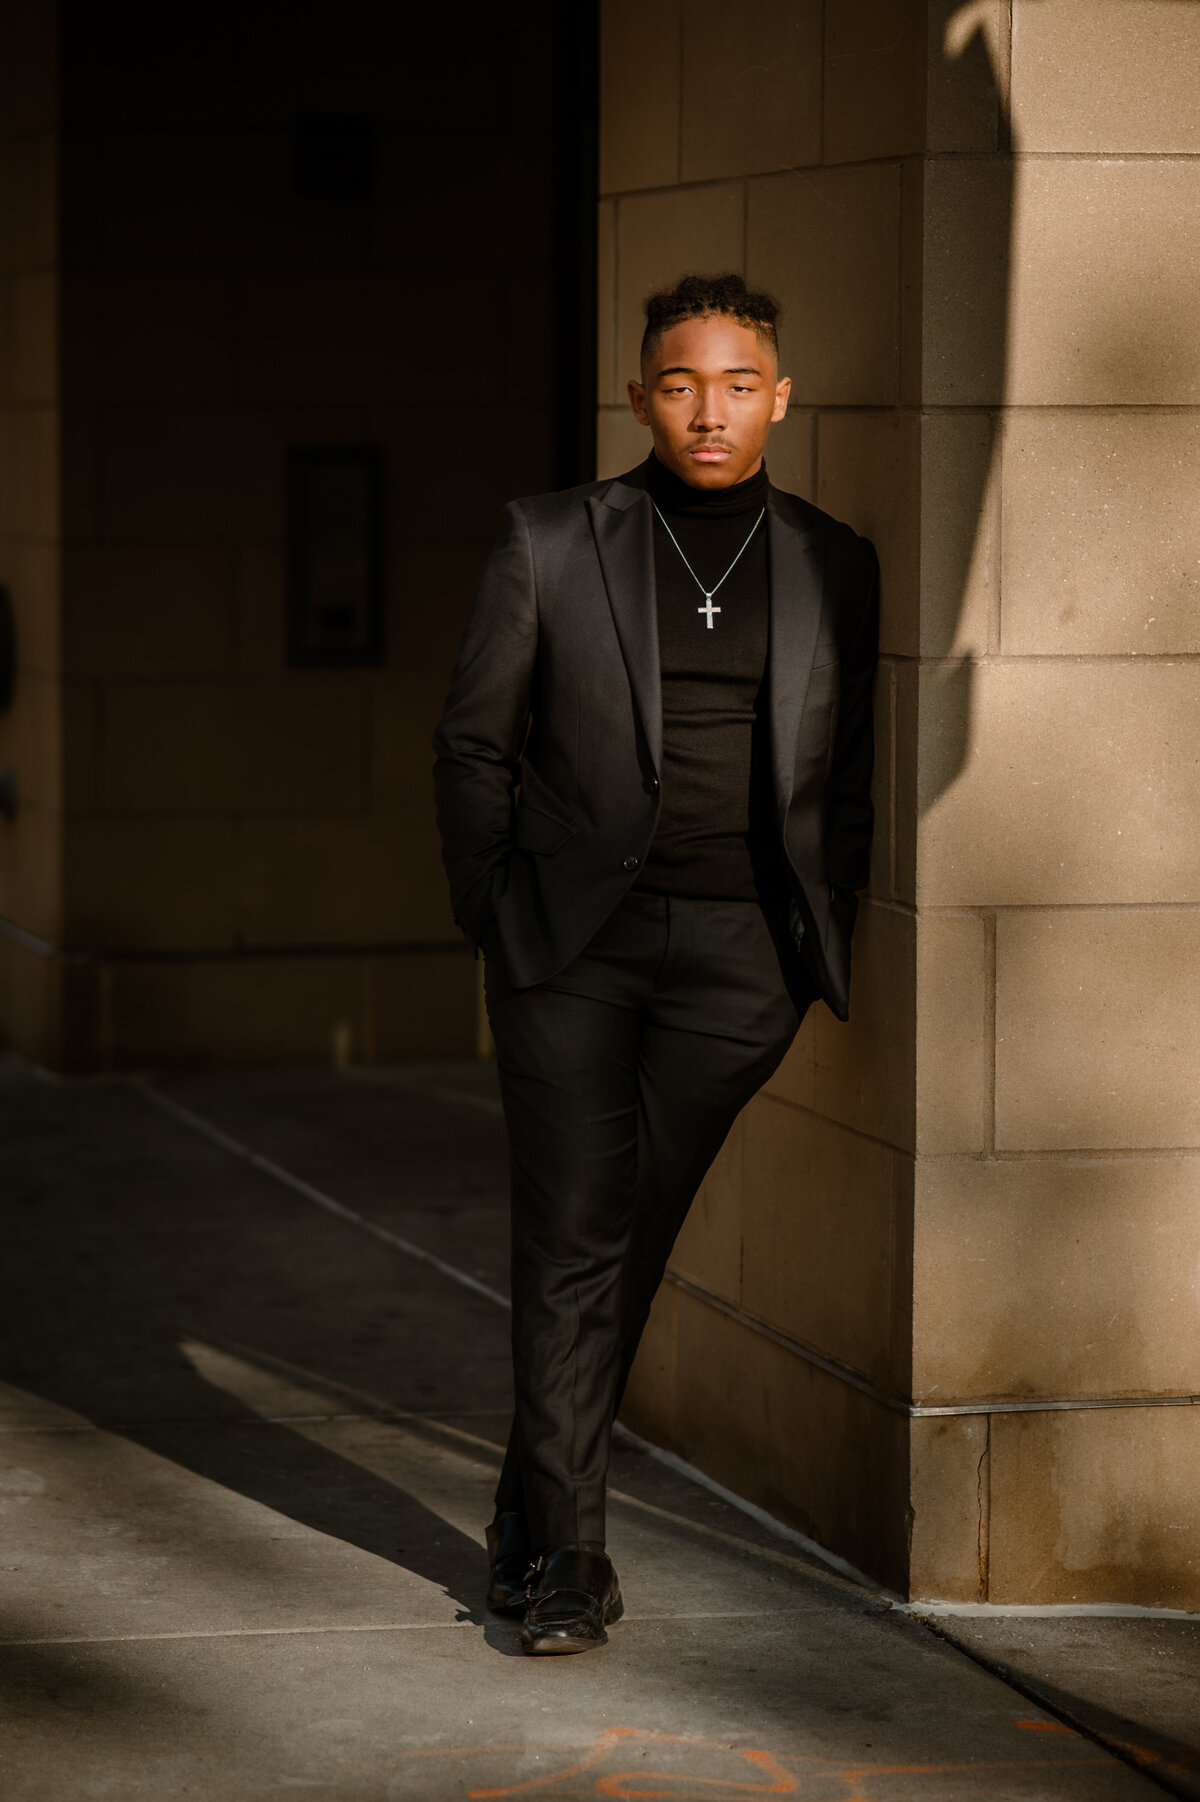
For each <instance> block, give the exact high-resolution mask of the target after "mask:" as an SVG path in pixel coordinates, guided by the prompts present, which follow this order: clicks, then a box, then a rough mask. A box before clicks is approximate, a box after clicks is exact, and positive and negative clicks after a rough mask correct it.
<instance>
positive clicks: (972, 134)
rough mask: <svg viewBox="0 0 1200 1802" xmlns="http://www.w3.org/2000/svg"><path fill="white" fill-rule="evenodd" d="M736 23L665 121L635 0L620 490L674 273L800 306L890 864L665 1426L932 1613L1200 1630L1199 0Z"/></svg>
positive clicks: (722, 1221) (661, 1365) (810, 422)
mask: <svg viewBox="0 0 1200 1802" xmlns="http://www.w3.org/2000/svg"><path fill="white" fill-rule="evenodd" d="M714 11H715V9H712V8H709V7H708V6H707V5H705V4H702V3H701V0H696V3H695V4H689V3H688V0H683V4H682V5H680V6H677V7H675V8H669V7H663V8H659V9H655V19H656V23H655V30H656V31H657V32H659V33H660V34H661V35H662V37H663V46H660V57H661V60H662V61H663V62H664V63H669V64H670V66H671V67H672V68H674V69H677V70H678V71H679V75H678V80H679V83H680V84H681V85H680V86H679V88H678V90H676V89H675V87H674V86H672V85H668V89H667V91H666V92H665V93H659V92H656V93H654V94H650V93H646V94H642V93H641V92H640V91H639V90H638V88H637V85H636V83H634V82H625V81H624V80H623V79H622V77H621V75H620V71H622V70H624V69H626V68H628V67H629V66H630V65H631V61H632V59H633V52H634V47H635V45H636V43H637V41H638V33H639V29H640V26H639V20H638V16H637V12H636V10H635V9H633V8H631V7H625V6H624V5H616V4H610V5H608V6H606V8H605V12H604V18H605V31H606V63H605V67H606V70H607V71H608V73H607V75H606V83H605V91H604V97H603V98H604V133H605V143H606V145H607V144H608V143H609V142H611V143H612V144H613V146H614V150H613V152H612V154H611V155H609V156H607V157H606V161H605V169H606V185H605V193H604V196H603V199H602V203H601V232H602V239H601V242H602V247H603V252H604V254H603V259H602V296H601V299H602V326H603V330H602V339H601V368H602V372H604V377H605V381H606V383H607V386H606V387H605V389H604V390H603V392H602V402H603V405H602V410H601V417H600V422H599V443H600V455H601V465H602V470H604V471H608V472H615V471H616V470H617V469H619V468H621V467H623V466H625V465H626V464H627V463H628V462H631V461H633V460H634V459H635V457H637V456H638V455H641V454H644V448H645V445H644V440H643V439H642V438H641V437H640V436H639V434H638V433H637V431H636V428H631V426H630V425H629V424H628V422H627V421H626V419H625V418H624V416H623V414H622V413H621V411H620V403H621V399H622V393H621V389H622V384H623V380H624V378H625V377H626V376H627V375H628V374H629V373H631V370H632V366H633V363H632V357H633V347H634V342H635V328H636V320H637V311H638V304H639V301H640V298H641V296H642V294H643V293H644V291H645V290H646V288H648V287H649V286H650V285H651V284H652V283H653V282H656V281H659V280H662V279H666V278H668V277H671V276H673V275H675V274H678V273H680V272H681V271H682V269H683V268H684V267H685V266H688V267H698V268H701V269H711V268H716V267H721V266H727V267H733V268H738V269H741V270H743V271H744V273H745V274H746V276H747V278H748V279H750V280H752V281H754V280H760V281H762V282H764V283H765V284H767V285H770V286H772V287H773V288H774V289H775V290H776V292H777V293H778V294H779V296H780V298H781V299H782V301H783V302H784V305H785V309H786V316H785V321H784V329H783V344H784V364H785V368H787V369H788V371H789V372H790V373H791V374H792V376H793V379H794V397H795V402H796V409H795V413H796V416H795V417H793V418H792V419H791V420H790V421H789V422H788V424H787V425H786V426H785V427H784V428H782V431H781V432H780V434H779V438H778V441H777V442H776V441H775V440H773V441H772V445H771V449H770V455H769V462H770V464H771V467H772V473H773V475H774V478H775V480H776V481H778V482H780V483H781V485H784V486H794V487H796V488H797V489H798V491H799V492H801V493H804V494H806V495H808V496H809V497H810V498H812V499H814V500H816V501H817V502H818V504H819V505H821V506H823V507H825V508H827V509H828V510H829V511H831V512H833V513H835V514H836V515H838V516H839V517H842V518H846V519H849V520H850V521H851V523H853V524H854V525H855V526H857V527H858V528H859V529H860V530H862V531H865V532H867V533H869V534H870V535H871V536H872V537H874V538H875V540H876V542H877V545H878V548H879V551H880V557H881V562H882V566H883V572H884V618H883V628H882V638H883V645H882V649H883V656H882V661H881V669H880V680H879V685H878V690H877V718H878V722H879V733H880V768H879V773H878V778H877V786H876V794H877V803H878V807H879V835H878V838H877V844H876V855H875V864H874V870H873V874H872V878H871V884H870V890H869V895H868V897H867V900H866V903H865V906H864V908H863V911H862V914H861V916H860V927H859V933H858V935H857V938H856V947H855V983H854V992H853V999H852V1012H853V1017H852V1020H851V1023H850V1025H849V1027H848V1028H843V1027H840V1026H838V1025H837V1023H836V1022H834V1021H833V1020H832V1018H831V1017H830V1016H829V1015H828V1014H827V1013H825V1012H824V1010H819V1011H818V1013H817V1014H816V1016H815V1017H811V1018H810V1020H809V1021H808V1022H807V1023H806V1025H805V1028H804V1029H803V1031H802V1034H801V1037H800V1040H799V1041H798V1043H797V1046H796V1048H795V1049H794V1051H793V1052H792V1054H791V1055H790V1057H789V1059H788V1061H787V1063H786V1064H785V1065H784V1068H783V1069H782V1070H781V1072H780V1073H779V1075H778V1076H777V1077H776V1079H775V1080H774V1082H773V1083H771V1084H770V1085H769V1086H768V1088H767V1090H766V1091H765V1092H764V1094H763V1095H761V1096H760V1097H758V1099H757V1100H756V1101H755V1102H754V1103H752V1105H751V1106H750V1108H749V1109H747V1111H746V1113H745V1115H744V1116H743V1118H742V1120H741V1121H740V1122H739V1124H738V1127H737V1129H736V1130H735V1133H734V1135H733V1137H732V1139H731V1141H730V1144H729V1146H728V1147H727V1148H726V1150H725V1152H724V1153H723V1154H722V1157H721V1160H720V1161H719V1163H718V1165H717V1167H716V1168H715V1170H714V1172H713V1174H712V1176H711V1178H710V1180H709V1182H708V1183H707V1185H706V1187H705V1190H704V1191H703V1193H702V1196H701V1199H700V1202H699V1203H698V1205H697V1209H696V1212H695V1214H694V1216H693V1218H692V1220H691V1221H690V1222H689V1224H688V1227H687V1229H686V1230H685V1233H684V1235H683V1238H682V1239H681V1242H680V1245H679V1248H678V1250H677V1254H676V1259H675V1263H674V1267H673V1268H674V1273H675V1275H676V1277H677V1278H678V1279H679V1281H678V1282H677V1283H676V1284H675V1285H674V1287H668V1289H667V1290H666V1291H664V1296H663V1298H662V1301H661V1303H660V1307H659V1310H658V1314H657V1316H656V1319H655V1322H654V1328H653V1335H652V1337H651V1339H650V1341H649V1342H648V1344H647V1348H646V1355H645V1358H644V1359H643V1361H642V1363H641V1364H640V1365H639V1369H638V1371H637V1372H636V1373H635V1380H634V1384H633V1387H632V1389H631V1399H630V1417H631V1419H632V1420H633V1421H634V1422H635V1423H639V1424H641V1425H642V1426H643V1427H644V1428H646V1430H648V1431H658V1432H661V1433H663V1434H665V1435H666V1436H667V1437H668V1438H669V1440H670V1442H671V1444H673V1445H674V1446H675V1448H676V1449H677V1450H679V1451H680V1452H682V1453H683V1454H684V1455H685V1456H689V1457H692V1458H694V1459H695V1460H696V1461H697V1462H699V1463H701V1464H704V1465H705V1466H706V1467H707V1468H711V1469H712V1470H713V1471H714V1473H715V1474H717V1475H719V1476H722V1477H723V1480H725V1481H727V1482H731V1483H733V1484H734V1486H735V1487H737V1488H739V1489H741V1490H742V1491H743V1492H744V1493H746V1494H749V1495H751V1496H752V1497H753V1498H754V1499H755V1500H757V1501H760V1502H762V1503H763V1504H764V1505H767V1506H771V1507H773V1508H774V1510H775V1512H777V1513H779V1514H780V1515H781V1516H782V1517H783V1518H785V1519H787V1520H789V1521H791V1522H793V1523H794V1524H796V1525H798V1526H800V1527H801V1528H803V1529H804V1530H806V1531H809V1532H811V1533H813V1534H815V1535H816V1537H818V1538H819V1539H821V1540H822V1541H823V1542H824V1543H826V1544H827V1545H830V1546H831V1547H832V1548H833V1549H835V1550H837V1551H839V1552H840V1553H842V1555H843V1556H846V1557H849V1558H851V1559H853V1560H855V1561H856V1562H858V1563H859V1564H861V1565H863V1566H864V1567H866V1568H868V1569H870V1570H872V1571H874V1572H875V1573H876V1574H878V1575H879V1576H881V1577H883V1578H884V1579H885V1580H887V1581H888V1582H890V1583H893V1584H894V1585H895V1586H897V1587H898V1588H901V1589H903V1590H906V1591H907V1592H908V1593H911V1594H913V1595H921V1596H927V1597H937V1596H941V1597H945V1598H950V1599H960V1600H970V1601H974V1600H984V1601H987V1600H992V1601H996V1602H1013V1601H1026V1602H1037V1601H1045V1602H1098V1601H1119V1602H1141V1603H1145V1604H1147V1605H1151V1606H1157V1605H1170V1606H1176V1607H1179V1606H1183V1607H1190V1608H1200V1564H1198V1563H1197V1561H1196V1560H1195V1557H1194V1555H1193V1553H1192V1552H1191V1551H1190V1550H1189V1548H1190V1547H1191V1545H1192V1543H1193V1541H1194V1536H1195V1532H1194V1530H1195V1522H1194V1520H1193V1518H1192V1514H1193V1512H1194V1508H1193V1497H1194V1490H1195V1482H1194V1478H1195V1468H1196V1457H1197V1451H1196V1446H1195V1444H1194V1443H1193V1442H1194V1441H1195V1440H1196V1435H1197V1433H1198V1432H1200V1424H1198V1423H1200V1412H1198V1411H1197V1409H1196V1408H1194V1407H1188V1406H1186V1405H1184V1406H1178V1405H1170V1404H1174V1403H1181V1402H1183V1403H1186V1401H1187V1400H1188V1399H1189V1398H1194V1397H1195V1396H1197V1395H1200V1319H1198V1309H1197V1301H1196V1281H1195V1272H1196V1268H1197V1258H1198V1256H1200V1246H1198V1245H1197V1243H1196V1225H1195V1220H1196V1217H1197V1211H1198V1210H1197V1201H1198V1199H1200V1107H1198V1105H1197V1102H1196V1099H1195V1096H1196V1091H1197V1081H1196V1071H1195V1062H1196V1058H1195V1050H1194V1046H1195V1043H1196V1041H1197V1038H1198V1034H1197V1023H1198V1020H1200V961H1198V954H1197V951H1196V945H1197V942H1198V940H1197V929H1198V927H1200V919H1198V918H1197V914H1198V910H1200V863H1198V861H1197V853H1196V844H1197V842H1198V841H1200V831H1198V830H1197V827H1198V826H1200V817H1198V813H1200V803H1198V801H1197V784H1196V780H1195V775H1196V770H1197V765H1198V762H1200V727H1198V726H1197V723H1196V722H1197V718H1198V715H1200V709H1198V707H1197V697H1196V695H1195V693H1194V689H1195V684H1196V656H1197V650H1198V645H1197V625H1196V620H1197V608H1196V600H1197V594H1198V590H1200V523H1198V522H1200V514H1198V512H1197V509H1196V505H1195V464H1196V449H1197V438H1196V433H1197V422H1198V421H1200V391H1198V383H1200V323H1198V320H1200V315H1198V314H1197V311H1196V308H1195V305H1194V294H1195V288H1196V279H1197V273H1198V267H1200V238H1198V237H1197V232H1196V225H1195V220H1196V217H1197V206H1196V194H1195V188H1196V182H1197V181H1198V180H1200V99H1198V98H1197V96H1198V95H1200V82H1198V81H1197V72H1198V71H1200V8H1196V7H1193V6H1189V5H1182V4H1178V3H1177V0H1053V3H1052V4H1050V3H1044V0H1015V3H1014V4H1013V5H1012V6H1011V7H1010V6H1009V5H1007V4H1003V3H1001V0H996V3H995V4H982V5H979V4H976V5H970V6H966V5H964V6H956V5H954V4H952V3H951V0H943V3H938V0H929V4H924V3H921V0H909V3H907V4H894V3H892V0H874V3H872V0H838V4H837V5H834V4H832V0H828V3H827V4H825V5H824V6H822V5H821V4H819V0H811V4H809V5H797V4H793V3H790V0H779V3H778V4H776V5H760V6H757V7H756V8H755V9H754V13H755V30H754V32H753V33H751V32H749V31H748V30H747V31H744V32H743V33H742V34H741V35H740V36H739V35H738V33H736V32H731V31H730V30H729V29H728V28H727V27H726V26H723V25H720V24H719V23H716V22H714V19H713V17H712V16H711V15H712V14H713V13H714ZM728 18H729V19H732V18H733V15H732V14H729V15H728ZM668 45H669V46H673V48H672V49H669V48H667V47H666V46H668ZM755 83H757V84H758V90H759V94H760V96H761V98H762V120H761V128H760V126H759V123H758V115H757V113H756V111H755V108H754V105H753V104H752V102H751V101H749V100H748V99H747V91H748V89H753V87H754V84H755ZM768 89H769V90H770V91H769V93H768ZM785 94H786V96H787V97H788V98H789V100H790V106H783V105H781V104H780V101H781V96H782V95H785ZM702 104H704V105H708V106H709V107H715V108H716V109H717V110H718V111H721V112H722V113H723V114H724V116H726V117H727V118H728V119H729V121H730V122H731V128H730V129H729V130H725V129H724V127H723V128H722V129H721V130H720V131H718V132H717V133H716V134H715V136H714V137H713V138H712V140H711V142H706V144H705V146H704V153H703V160H702V161H697V160H696V151H695V147H694V146H693V147H692V148H691V149H689V129H690V126H691V124H692V122H694V121H695V120H697V119H698V118H700V117H701V116H702V114H701V113H700V110H699V109H700V107H701V105H702ZM635 119H636V126H635V125H634V123H633V121H634V120H635ZM734 121H736V129H734V128H733V123H732V122H734ZM689 159H690V160H689ZM739 231H740V236H739ZM680 1283H682V1284H683V1285H684V1286H683V1287H680ZM706 1297H709V1298H711V1299H709V1300H706V1299H705V1298H706ZM706 1313H707V1316H708V1321H707V1330H708V1333H709V1335H710V1336H709V1337H708V1339H707V1345H708V1349H707V1350H704V1349H702V1348H703V1345H704V1343H705V1340H706V1335H705V1330H703V1329H702V1328H699V1327H696V1326H695V1325H692V1326H689V1328H688V1336H687V1338H686V1342H685V1337H684V1333H683V1324H682V1323H683V1321H684V1319H685V1316H686V1317H687V1318H688V1319H689V1320H693V1319H694V1318H695V1317H697V1316H700V1317H704V1316H705V1314H706ZM713 1348H716V1349H713ZM718 1366H719V1368H718ZM818 1392H820V1393H818ZM833 1393H836V1394H837V1395H838V1396H839V1397H840V1402H839V1405H838V1407H837V1408H836V1409H833V1411H832V1412H831V1407H832V1404H831V1402H830V1400H829V1396H830V1395H831V1394H833ZM1114 1403H1116V1404H1120V1405H1117V1406H1113V1405H1111V1404H1114ZM1064 1404H1066V1405H1064ZM1098 1404H1110V1405H1107V1406H1100V1405H1098ZM1164 1404H1166V1405H1164ZM939 1409H945V1410H947V1412H945V1413H939V1412H937V1410H939ZM783 1437H786V1438H787V1439H788V1441H789V1444H788V1445H787V1446H785V1445H783V1444H782V1443H781V1440H782V1438H783ZM730 1447H733V1448H735V1449H734V1450H733V1451H731V1450H730ZM814 1465H818V1466H820V1469H821V1476H820V1482H819V1483H817V1482H814V1475H813V1471H814ZM906 1511H909V1513H910V1518H909V1521H908V1525H907V1527H905V1525H904V1516H905V1513H906Z"/></svg>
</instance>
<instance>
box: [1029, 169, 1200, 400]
mask: <svg viewBox="0 0 1200 1802" xmlns="http://www.w3.org/2000/svg"><path fill="white" fill-rule="evenodd" d="M1198 280H1200V162H1197V160H1196V159H1195V158H1194V157H1191V158H1188V157H1185V158H1182V159H1180V160H1178V161H1164V162H1155V161H1152V160H1149V159H1140V158H1134V159H1133V160H1132V161H1129V162H1121V161H1115V160H1114V161H1100V160H1097V159H1094V158H1087V159H1082V160H1079V161H1076V160H1074V159H1072V158H1070V157H1049V158H1046V159H1044V160H1043V159H1034V160H1033V161H1031V162H1030V163H1028V164H1027V165H1025V167H1024V170H1023V173H1022V178H1021V187H1020V204H1019V206H1018V208H1017V212H1016V230H1015V234H1014V250H1013V306H1012V321H1011V346H1010V369H1009V376H1008V396H1009V399H1010V401H1012V402H1013V403H1015V404H1016V405H1033V406H1037V405H1046V404H1058V405H1083V406H1090V405H1101V404H1104V403H1106V402H1107V403H1114V404H1118V405H1122V404H1125V405H1143V406H1144V405H1154V404H1158V403H1164V404H1166V405H1168V406H1179V405H1183V404H1188V403H1190V404H1192V405H1195V404H1196V402H1197V401H1198V400H1200V317H1198V316H1197V312H1196V306H1195V294H1196V284H1197V281H1198Z"/></svg>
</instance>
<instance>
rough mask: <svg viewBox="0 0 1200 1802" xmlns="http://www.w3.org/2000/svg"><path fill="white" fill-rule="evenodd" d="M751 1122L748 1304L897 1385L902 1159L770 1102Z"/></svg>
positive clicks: (745, 1156) (747, 1123)
mask: <svg viewBox="0 0 1200 1802" xmlns="http://www.w3.org/2000/svg"><path fill="white" fill-rule="evenodd" d="M742 1118H743V1123H744V1124H743V1133H744V1143H743V1152H742V1170H741V1193H740V1195H738V1194H737V1193H736V1191H735V1194H734V1196H733V1197H732V1198H731V1201H732V1205H731V1207H730V1209H729V1212H730V1213H731V1214H732V1212H733V1207H734V1206H737V1207H738V1209H739V1213H740V1216H741V1225H742V1234H741V1237H742V1245H741V1304H742V1306H743V1307H744V1308H745V1309H746V1311H747V1313H749V1314H753V1315H754V1316H755V1318H756V1319H759V1320H764V1321H766V1322H767V1324H768V1325H770V1326H773V1327H776V1328H777V1329H778V1330H779V1331H780V1332H782V1333H786V1334H787V1335H788V1337H789V1338H792V1339H798V1340H799V1341H800V1342H801V1343H802V1344H804V1345H808V1346H811V1347H813V1348H814V1349H815V1350H817V1351H819V1352H823V1353H824V1354H825V1355H826V1356H827V1357H830V1358H833V1359H835V1360H836V1361H837V1362H838V1363H840V1364H846V1365H849V1366H850V1367H851V1368H852V1369H854V1370H857V1371H860V1372H861V1373H862V1374H863V1375H864V1376H867V1377H869V1378H870V1379H871V1380H872V1381H874V1382H876V1383H878V1384H880V1385H881V1386H882V1387H884V1388H886V1387H888V1385H889V1382H890V1370H889V1364H890V1355H891V1346H892V1320H891V1298H892V1237H893V1234H892V1202H893V1168H892V1163H893V1156H894V1154H893V1153H892V1152H891V1151H890V1150H889V1149H888V1148H887V1147H886V1146H884V1145H880V1144H878V1143H877V1142H876V1141H874V1140H872V1139H867V1138H864V1137H862V1136H861V1135H860V1134H858V1133H851V1132H847V1131H845V1130H844V1128H842V1127H838V1126H834V1125H832V1124H831V1123H830V1122H829V1121H827V1120H822V1119H820V1118H819V1117H818V1116H817V1115H815V1114H810V1113H804V1112H801V1111H800V1110H799V1109H797V1108H793V1107H789V1106H787V1105H786V1104H784V1103H781V1102H779V1101H776V1100H774V1099H773V1098H771V1097H769V1096H761V1097H759V1098H758V1099H757V1100H756V1101H753V1102H751V1104H750V1106H749V1108H748V1109H747V1110H746V1112H745V1114H744V1115H743V1117H742Z"/></svg>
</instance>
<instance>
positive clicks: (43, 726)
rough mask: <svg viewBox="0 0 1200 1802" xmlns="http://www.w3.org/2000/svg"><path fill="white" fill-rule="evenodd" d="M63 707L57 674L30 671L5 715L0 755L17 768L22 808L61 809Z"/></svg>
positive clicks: (20, 805)
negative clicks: (34, 673) (36, 673)
mask: <svg viewBox="0 0 1200 1802" xmlns="http://www.w3.org/2000/svg"><path fill="white" fill-rule="evenodd" d="M73 699H77V697H74V696H73ZM64 711H65V709H64V701H63V687H62V683H61V682H60V681H59V680H58V678H57V677H56V676H39V675H31V674H30V675H25V676H24V677H23V678H22V681H21V684H20V687H19V688H18V689H17V690H16V691H15V692H14V697H13V705H12V709H11V711H10V712H8V713H7V714H5V715H4V716H3V738H2V739H0V757H4V758H5V759H8V760H11V764H12V767H13V768H15V770H16V776H17V803H18V806H19V807H20V808H22V809H23V808H25V807H36V808H37V809H38V810H39V812H47V813H58V812H60V811H61V809H62V805H63V801H62V781H63V743H62V739H63V714H64ZM3 767H7V766H3ZM18 817H19V816H18Z"/></svg>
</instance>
